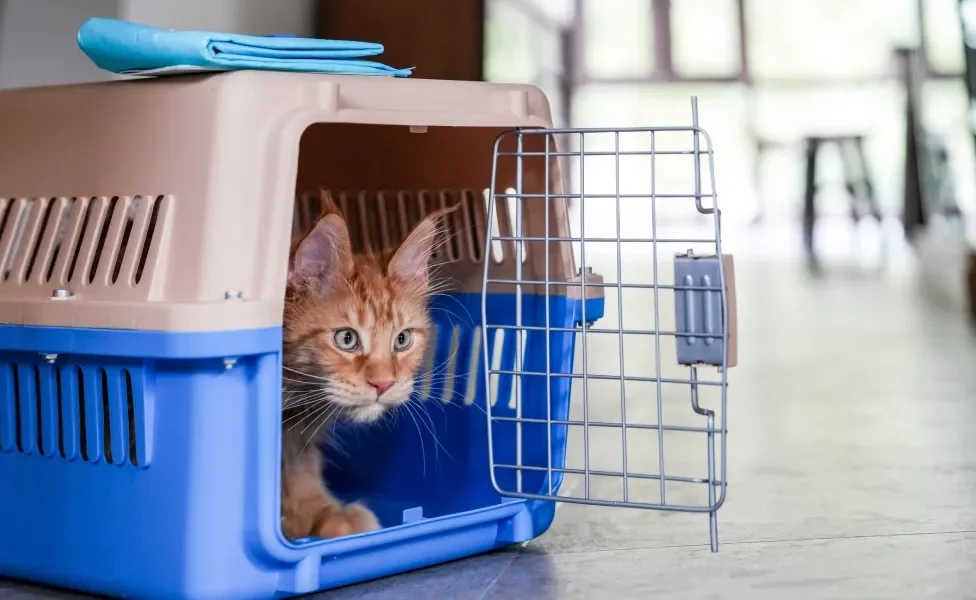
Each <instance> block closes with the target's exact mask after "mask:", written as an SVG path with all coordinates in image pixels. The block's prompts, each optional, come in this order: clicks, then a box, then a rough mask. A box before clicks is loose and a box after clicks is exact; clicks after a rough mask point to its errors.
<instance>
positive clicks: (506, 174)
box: [482, 100, 736, 550]
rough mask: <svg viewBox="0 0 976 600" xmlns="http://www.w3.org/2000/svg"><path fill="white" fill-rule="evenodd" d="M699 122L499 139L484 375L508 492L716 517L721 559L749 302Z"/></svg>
mask: <svg viewBox="0 0 976 600" xmlns="http://www.w3.org/2000/svg"><path fill="white" fill-rule="evenodd" d="M692 113H693V118H692V124H691V125H690V126H677V127H647V128H631V129H619V130H614V129H532V130H526V129H523V130H514V131H509V132H506V133H503V134H502V135H500V136H499V137H498V139H497V141H496V143H495V149H494V161H493V168H492V182H491V188H490V190H489V198H488V203H489V206H488V214H489V215H494V218H491V219H489V224H488V232H487V235H486V237H485V240H486V246H485V253H484V255H485V256H486V260H485V267H484V288H483V299H482V326H483V329H482V331H484V332H486V334H485V335H484V336H483V344H484V348H483V354H484V367H483V369H484V373H485V374H486V377H485V378H484V385H485V391H486V395H487V398H488V402H487V403H486V404H487V419H488V437H489V461H490V470H491V478H492V483H493V485H494V486H495V488H496V490H497V491H498V492H499V493H500V494H502V495H504V496H509V497H517V498H524V499H530V500H558V501H564V502H575V503H581V504H593V505H601V506H620V507H632V508H647V509H656V510H668V511H685V512H699V513H707V514H708V515H709V519H710V534H711V543H712V548H713V550H714V549H717V543H718V536H717V526H716V520H715V516H716V511H717V510H718V508H719V507H721V506H722V504H723V502H724V501H725V491H726V452H725V448H726V411H725V408H726V377H727V372H728V368H729V367H731V366H734V365H735V361H736V343H735V342H736V335H735V294H734V283H733V269H732V260H731V257H730V256H725V255H723V253H722V244H721V235H720V229H721V222H720V221H721V213H720V211H719V209H718V203H717V196H716V194H715V187H714V165H713V154H712V148H711V142H710V140H709V137H708V135H707V134H706V133H705V131H703V130H702V129H700V128H698V126H697V105H696V102H695V101H694V100H692Z"/></svg>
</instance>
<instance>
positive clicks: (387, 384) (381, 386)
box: [369, 380, 396, 396]
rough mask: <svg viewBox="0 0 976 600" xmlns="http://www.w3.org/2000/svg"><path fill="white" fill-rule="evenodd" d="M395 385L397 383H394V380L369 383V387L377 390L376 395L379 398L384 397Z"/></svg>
mask: <svg viewBox="0 0 976 600" xmlns="http://www.w3.org/2000/svg"><path fill="white" fill-rule="evenodd" d="M394 383H396V382H395V381H393V380H381V381H370V382H369V385H371V386H373V387H374V388H376V395H377V396H382V395H383V393H384V392H385V391H386V390H388V389H390V388H391V387H393V384H394Z"/></svg>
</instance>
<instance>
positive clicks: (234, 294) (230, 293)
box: [224, 290, 244, 300]
mask: <svg viewBox="0 0 976 600" xmlns="http://www.w3.org/2000/svg"><path fill="white" fill-rule="evenodd" d="M243 297H244V292H242V291H240V290H227V291H226V292H224V300H240V299H242V298H243Z"/></svg>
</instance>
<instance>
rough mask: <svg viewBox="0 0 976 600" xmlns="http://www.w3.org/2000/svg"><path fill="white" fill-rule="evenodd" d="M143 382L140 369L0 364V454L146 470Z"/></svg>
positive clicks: (146, 421) (146, 414) (147, 421)
mask: <svg viewBox="0 0 976 600" xmlns="http://www.w3.org/2000/svg"><path fill="white" fill-rule="evenodd" d="M144 381H145V380H144V374H143V372H142V371H141V370H140V369H122V368H117V367H104V368H100V367H87V366H76V365H54V364H48V363H41V364H29V363H20V364H10V363H0V450H2V451H4V452H19V453H21V454H36V455H43V456H60V457H61V458H63V459H66V460H75V459H78V458H80V459H81V460H83V461H85V462H92V463H98V462H103V461H104V462H105V463H108V464H113V465H131V466H140V467H144V466H147V465H148V464H149V462H150V461H149V458H150V456H149V448H150V444H149V440H150V437H149V435H148V434H149V431H150V430H151V426H150V421H151V419H150V418H149V416H150V415H151V413H150V412H149V411H147V408H148V407H147V406H146V402H145V385H144Z"/></svg>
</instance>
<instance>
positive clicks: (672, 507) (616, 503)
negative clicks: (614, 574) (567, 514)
mask: <svg viewBox="0 0 976 600" xmlns="http://www.w3.org/2000/svg"><path fill="white" fill-rule="evenodd" d="M494 466H495V467H498V466H499V465H497V464H496V465H494ZM716 483H720V484H721V485H722V489H725V487H726V485H725V483H724V482H716ZM519 497H520V498H524V499H526V500H544V501H549V502H552V501H553V500H554V498H552V497H551V496H546V495H544V494H529V493H523V494H520V495H519ZM555 500H558V501H559V502H568V503H570V504H590V505H592V506H613V507H621V508H646V509H650V510H663V511H667V512H686V513H709V512H712V511H715V510H718V509H719V508H721V506H722V505H721V503H716V504H715V505H713V506H693V505H686V504H657V503H653V502H634V501H633V500H631V501H630V502H623V501H620V500H601V499H599V498H576V497H574V496H559V497H557V498H555Z"/></svg>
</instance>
